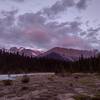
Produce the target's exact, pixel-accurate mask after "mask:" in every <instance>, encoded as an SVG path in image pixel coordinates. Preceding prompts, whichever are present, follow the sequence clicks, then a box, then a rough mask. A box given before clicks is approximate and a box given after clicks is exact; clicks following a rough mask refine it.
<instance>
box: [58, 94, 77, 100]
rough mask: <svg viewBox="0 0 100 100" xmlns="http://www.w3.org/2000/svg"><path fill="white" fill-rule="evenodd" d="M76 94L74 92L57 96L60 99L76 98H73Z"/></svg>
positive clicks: (69, 99) (71, 99)
mask: <svg viewBox="0 0 100 100" xmlns="http://www.w3.org/2000/svg"><path fill="white" fill-rule="evenodd" d="M74 95H75V94H73V93H67V94H59V95H58V96H57V98H58V99H59V100H75V99H74V98H73V96H74Z"/></svg>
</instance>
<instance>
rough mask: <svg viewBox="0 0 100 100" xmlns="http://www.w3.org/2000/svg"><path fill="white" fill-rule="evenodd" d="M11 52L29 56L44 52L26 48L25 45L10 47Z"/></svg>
mask: <svg viewBox="0 0 100 100" xmlns="http://www.w3.org/2000/svg"><path fill="white" fill-rule="evenodd" d="M9 52H11V53H17V52H18V53H19V54H20V55H25V56H29V57H31V56H32V57H36V56H38V55H40V54H41V53H42V51H39V50H32V49H26V48H23V47H20V48H17V47H12V48H10V49H9Z"/></svg>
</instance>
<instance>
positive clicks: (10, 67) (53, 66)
mask: <svg viewBox="0 0 100 100" xmlns="http://www.w3.org/2000/svg"><path fill="white" fill-rule="evenodd" d="M31 72H56V73H59V72H86V73H87V72H91V73H92V72H100V56H98V57H91V58H87V59H84V58H83V57H82V56H81V57H80V59H79V60H78V61H75V62H71V61H70V62H66V61H61V60H54V59H48V58H33V57H26V56H24V55H19V54H18V53H17V54H12V53H8V52H5V51H2V50H0V74H7V73H12V74H15V73H31Z"/></svg>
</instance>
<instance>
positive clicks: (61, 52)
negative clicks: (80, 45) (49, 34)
mask: <svg viewBox="0 0 100 100" xmlns="http://www.w3.org/2000/svg"><path fill="white" fill-rule="evenodd" d="M3 50H4V49H3ZM5 51H7V52H11V53H17V52H18V53H19V54H20V55H25V56H29V57H39V58H40V57H45V58H48V59H58V60H64V61H75V60H78V59H79V58H80V57H81V56H83V57H84V58H89V57H93V56H96V55H97V54H98V53H99V52H98V51H97V50H93V51H88V50H77V49H68V48H60V47H55V48H52V49H50V50H48V51H46V52H44V51H39V50H32V49H26V48H23V47H20V48H17V47H12V48H10V49H5Z"/></svg>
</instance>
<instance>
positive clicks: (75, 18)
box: [0, 0, 100, 50]
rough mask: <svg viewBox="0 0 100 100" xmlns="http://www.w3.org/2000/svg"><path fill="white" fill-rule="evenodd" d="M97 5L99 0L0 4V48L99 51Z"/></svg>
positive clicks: (0, 1)
mask: <svg viewBox="0 0 100 100" xmlns="http://www.w3.org/2000/svg"><path fill="white" fill-rule="evenodd" d="M45 1H48V2H45ZM6 3H7V4H8V6H7V7H6ZM98 3H100V0H43V1H41V0H37V1H34V0H30V1H29V0H0V5H1V7H0V46H1V47H7V48H9V47H11V46H18V47H22V46H23V47H28V48H37V49H50V48H52V47H56V46H59V47H67V48H78V49H99V50H100V47H99V44H100V20H99V19H98V18H99V17H100V15H99V14H98V12H97V13H96V12H95V10H96V8H97V7H98ZM32 4H33V6H32ZM39 4H41V5H40V6H38V5H39ZM92 9H94V10H92ZM94 14H95V15H94ZM96 16H99V17H96Z"/></svg>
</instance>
